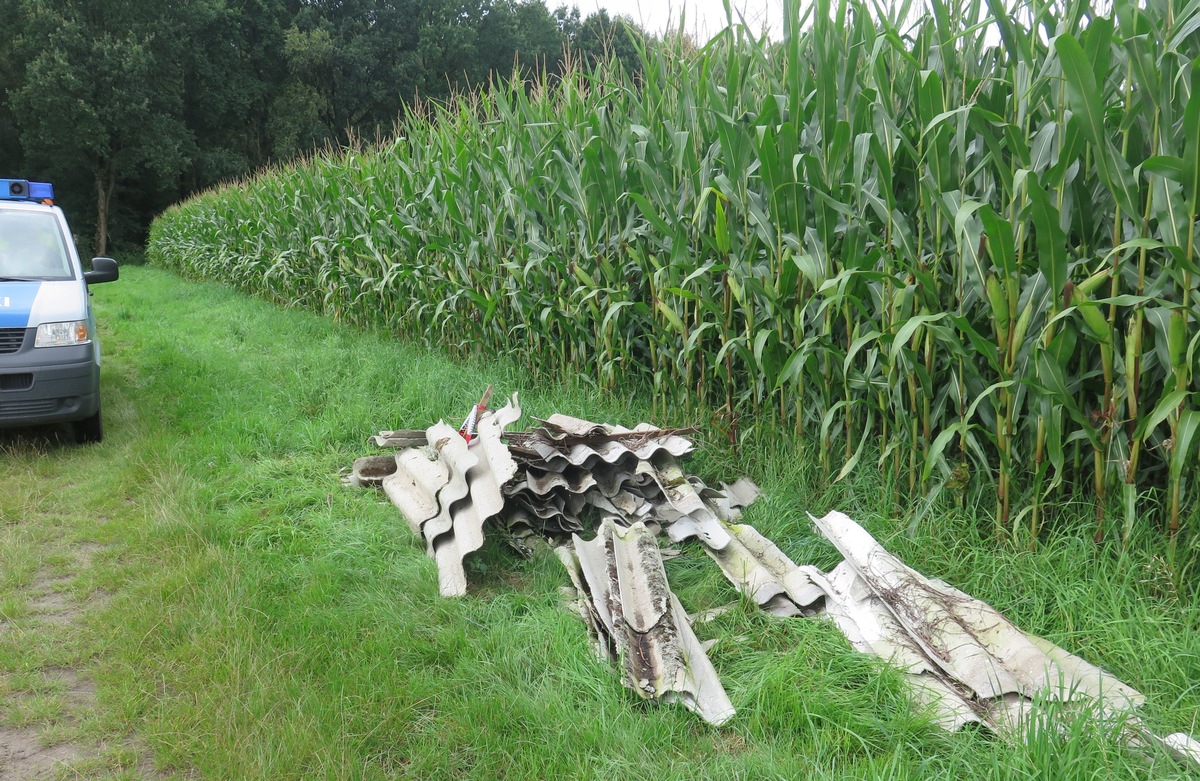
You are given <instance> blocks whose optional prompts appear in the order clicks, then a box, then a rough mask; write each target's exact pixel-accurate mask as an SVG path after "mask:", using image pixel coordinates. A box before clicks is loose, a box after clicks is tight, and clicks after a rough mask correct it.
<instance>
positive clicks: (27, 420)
mask: <svg viewBox="0 0 1200 781" xmlns="http://www.w3.org/2000/svg"><path fill="white" fill-rule="evenodd" d="M117 273H118V272H117V263H116V261H114V260H113V259H112V258H93V259H92V270H91V271H87V272H85V271H84V270H83V268H82V267H81V266H80V263H79V253H78V252H76V250H75V243H74V241H73V240H72V238H71V231H70V229H69V228H68V227H67V220H66V218H65V217H64V216H63V213H62V210H61V209H59V208H58V207H57V206H55V205H54V188H53V187H52V186H51V185H50V184H47V183H45V182H28V181H25V180H24V179H0V428H14V427H23V426H34V425H40V424H47V423H69V424H70V425H71V428H72V429H73V431H74V434H75V440H76V441H77V442H80V443H87V442H99V441H100V440H101V439H102V438H103V437H104V426H103V424H102V422H101V417H100V345H99V344H98V343H97V342H96V323H95V321H94V319H93V318H92V307H91V304H90V302H89V300H88V295H89V294H88V286H89V285H96V284H99V283H101V282H112V281H113V280H115V279H116V278H117Z"/></svg>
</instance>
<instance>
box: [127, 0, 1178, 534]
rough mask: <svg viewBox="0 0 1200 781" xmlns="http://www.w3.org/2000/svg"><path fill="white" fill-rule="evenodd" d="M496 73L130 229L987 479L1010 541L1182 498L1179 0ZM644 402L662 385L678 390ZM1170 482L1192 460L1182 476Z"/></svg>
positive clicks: (809, 30) (658, 49)
mask: <svg viewBox="0 0 1200 781" xmlns="http://www.w3.org/2000/svg"><path fill="white" fill-rule="evenodd" d="M790 11H791V16H790V18H789V19H787V20H786V21H785V30H784V36H783V39H782V40H781V41H768V40H765V39H760V38H756V37H753V36H751V35H750V34H749V33H747V31H745V30H744V29H742V28H739V27H733V28H732V29H730V30H728V31H727V32H726V33H724V34H722V35H721V36H719V37H717V38H716V39H714V40H713V41H712V42H710V43H709V44H708V45H706V46H704V47H701V48H698V47H695V46H694V45H691V44H690V43H689V42H688V41H687V40H685V39H676V38H671V39H668V40H667V41H665V42H662V43H661V44H658V45H651V46H650V47H649V48H647V49H646V50H645V51H644V53H643V57H644V68H643V73H642V74H641V75H640V77H639V79H638V80H637V81H636V82H635V81H633V80H631V79H629V78H627V77H625V76H624V75H623V74H622V73H621V72H620V71H619V70H618V69H617V68H616V67H615V66H601V67H599V68H597V69H596V70H593V71H586V72H584V71H581V70H579V69H576V70H575V71H574V72H572V73H571V74H570V75H568V76H567V77H566V78H564V79H562V80H561V81H556V82H554V83H547V82H544V81H543V82H542V83H533V84H530V83H518V82H515V81H514V82H507V83H506V82H499V83H496V84H494V85H493V86H492V87H490V88H489V89H486V90H483V91H481V92H480V93H478V94H475V95H471V96H464V97H462V98H461V99H459V100H456V101H454V102H453V103H451V104H449V105H445V106H428V107H424V108H423V109H421V110H419V111H414V112H413V114H412V115H411V116H409V117H407V118H406V119H405V122H404V123H403V125H402V127H401V130H400V131H399V135H398V136H397V138H396V139H395V140H393V141H391V142H389V143H387V144H385V145H382V146H379V147H373V148H370V149H354V150H345V151H339V152H333V151H330V152H327V153H324V154H319V155H316V156H314V157H313V158H311V159H309V160H307V161H304V162H303V163H300V164H296V165H294V166H291V167H282V168H278V169H274V170H269V171H265V172H263V173H261V174H260V175H259V176H257V177H256V178H254V179H253V180H250V181H247V182H244V183H239V184H237V185H231V186H229V187H226V188H223V189H219V190H216V191H211V192H207V193H204V194H202V195H199V196H197V197H195V198H193V199H191V200H190V201H188V202H186V203H184V204H182V205H180V206H177V207H175V208H173V209H171V210H170V211H168V212H166V213H165V214H164V215H162V216H161V217H160V218H159V219H158V220H157V222H156V223H155V224H154V226H153V228H152V232H151V240H150V247H149V252H150V257H151V259H152V262H155V263H157V264H159V265H162V266H167V267H171V268H175V269H178V270H179V271H181V272H183V273H185V274H187V275H189V276H194V277H201V278H206V279H219V280H224V281H227V282H230V283H232V284H235V285H237V286H239V287H241V288H244V289H246V290H249V291H253V292H255V293H257V294H261V295H264V296H266V297H269V298H271V299H273V300H276V301H280V302H287V303H290V304H295V305H299V306H304V307H309V308H312V309H316V310H319V311H323V312H326V313H329V314H330V315H332V316H335V317H337V318H339V319H342V320H344V321H347V322H351V323H356V324H361V325H366V326H372V327H383V328H387V329H390V330H392V331H394V332H395V333H397V334H399V335H403V336H406V337H410V338H419V339H428V340H430V341H433V342H438V343H441V344H448V345H451V346H452V347H457V348H461V349H463V350H483V351H486V352H494V353H508V354H513V355H516V356H518V357H519V358H520V359H521V360H523V361H524V362H525V363H526V364H527V365H529V366H530V367H531V368H533V369H535V370H536V371H538V372H542V373H544V374H545V375H547V376H581V377H585V378H589V379H590V380H591V381H594V382H595V383H596V384H597V385H598V386H600V387H602V388H605V389H613V390H617V389H621V390H628V389H631V388H640V389H643V390H649V391H650V392H652V393H653V396H654V398H655V399H656V400H657V401H658V403H660V404H661V405H662V406H663V409H664V412H666V411H667V409H668V408H669V409H670V410H672V411H677V410H686V411H687V413H688V414H691V415H698V414H704V413H703V411H705V410H712V411H715V412H714V414H715V416H716V420H718V421H719V424H720V425H721V426H722V427H723V428H724V430H725V431H726V433H727V434H728V435H729V436H730V437H731V439H732V440H734V441H736V440H737V439H738V438H739V437H743V436H745V435H747V433H748V432H750V431H751V430H752V429H755V428H759V429H769V430H771V431H775V432H786V434H787V435H788V436H794V437H796V438H799V439H801V440H803V441H804V442H806V443H808V444H811V445H812V450H811V451H810V452H812V453H814V454H818V453H819V454H820V455H819V457H820V458H821V459H822V460H823V463H824V465H825V466H826V468H827V469H828V470H829V474H830V476H831V477H837V478H840V477H842V476H845V475H846V474H848V473H850V472H851V471H852V470H855V469H858V468H863V466H864V465H868V466H869V467H870V468H873V469H882V470H884V471H885V472H886V473H887V474H889V475H891V477H892V478H893V479H894V481H895V482H896V483H897V484H899V485H900V486H901V487H902V488H906V489H907V491H908V496H909V497H910V498H920V497H932V496H934V495H936V494H937V493H938V492H939V491H942V490H951V489H958V490H962V489H963V488H964V487H965V486H967V485H975V486H988V487H989V488H991V487H994V489H995V495H996V497H997V499H996V509H995V518H996V526H997V532H998V534H1002V535H1007V534H1011V533H1013V531H1014V530H1015V529H1020V530H1021V534H1022V536H1024V535H1025V534H1028V535H1029V539H1030V540H1035V539H1036V538H1037V535H1038V533H1039V529H1040V528H1041V526H1042V524H1043V523H1045V521H1046V519H1047V518H1048V515H1049V511H1050V510H1051V508H1053V507H1054V506H1055V504H1056V502H1057V501H1058V500H1059V499H1060V498H1062V497H1063V496H1065V495H1067V494H1070V495H1071V496H1073V497H1078V496H1081V495H1082V496H1085V497H1087V501H1094V503H1095V508H1096V521H1097V524H1096V532H1095V533H1096V537H1097V539H1100V538H1102V537H1104V536H1122V535H1124V536H1128V535H1129V534H1130V533H1132V532H1133V531H1135V530H1136V529H1137V528H1139V527H1140V526H1144V525H1146V524H1158V525H1160V526H1161V528H1163V530H1164V531H1166V532H1167V533H1169V534H1170V535H1171V540H1172V545H1173V544H1174V539H1175V534H1176V532H1178V531H1179V530H1180V528H1181V527H1186V526H1187V525H1188V523H1187V519H1188V518H1189V516H1191V517H1194V516H1195V515H1196V513H1197V509H1198V506H1200V502H1198V500H1197V496H1196V489H1197V482H1198V478H1200V468H1198V467H1200V455H1198V454H1197V451H1198V450H1200V446H1198V444H1197V440H1198V439H1200V436H1198V429H1200V384H1198V380H1197V378H1198V377H1200V328H1198V327H1197V324H1198V323H1200V295H1198V293H1197V290H1196V287H1197V275H1198V274H1200V268H1198V259H1197V247H1196V239H1197V222H1196V216H1197V209H1198V206H1200V89H1198V87H1200V61H1198V60H1197V57H1198V56H1200V3H1197V2H1195V1H1194V0H1193V1H1192V2H1183V0H1151V2H1149V3H1146V4H1133V3H1129V2H1124V1H1123V0H1116V2H1114V3H1113V4H1112V5H1111V6H1103V7H1098V6H1092V5H1090V4H1089V3H1087V2H1072V1H1070V0H1068V1H1067V2H1050V3H1040V2H1039V0H1031V2H1029V3H1022V4H1020V5H1011V4H1010V5H1005V4H1004V0H987V2H980V0H972V1H968V2H965V3H963V4H952V3H948V2H945V0H930V4H929V6H928V7H927V8H922V9H916V8H914V7H912V6H908V5H903V6H900V7H896V8H889V9H883V8H880V7H876V6H875V5H868V4H866V3H864V2H863V1H862V0H843V1H842V2H837V3H834V2H831V0H818V2H816V4H815V5H812V6H808V7H805V8H801V7H799V6H795V5H793V6H792V7H791V9H790ZM674 414H675V415H676V416H677V415H678V413H677V412H675V413H674ZM1189 491H1190V493H1189Z"/></svg>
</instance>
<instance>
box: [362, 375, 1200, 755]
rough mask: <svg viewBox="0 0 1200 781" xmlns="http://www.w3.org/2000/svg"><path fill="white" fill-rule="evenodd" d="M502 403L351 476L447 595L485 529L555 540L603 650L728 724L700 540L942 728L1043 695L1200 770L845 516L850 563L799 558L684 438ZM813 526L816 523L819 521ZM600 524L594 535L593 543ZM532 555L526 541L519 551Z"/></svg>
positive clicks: (1003, 713)
mask: <svg viewBox="0 0 1200 781" xmlns="http://www.w3.org/2000/svg"><path fill="white" fill-rule="evenodd" d="M489 397H490V389H489V393H488V394H485V398H484V401H482V402H481V403H480V404H479V405H477V406H476V408H475V409H474V410H472V413H471V415H470V416H469V417H468V419H467V421H466V422H465V423H464V424H463V426H462V427H461V428H460V429H457V430H456V429H454V428H452V427H451V426H449V425H447V424H445V423H442V422H439V423H438V424H436V425H434V426H430V427H429V428H428V429H426V430H424V431H390V432H381V433H380V434H379V435H378V436H377V437H374V438H373V440H374V442H375V443H376V444H378V445H380V446H382V447H397V448H401V449H400V450H399V452H398V453H397V454H396V455H395V456H394V457H393V456H372V457H367V458H362V459H359V460H358V461H357V462H355V465H354V470H353V474H352V475H351V476H350V477H349V478H348V480H347V482H349V483H352V484H355V485H376V486H381V487H382V488H383V490H384V492H385V493H386V494H387V495H388V497H389V498H390V499H391V501H392V502H393V503H394V504H395V505H396V506H397V507H398V508H399V509H400V511H401V512H402V513H403V515H404V517H405V518H406V520H407V521H408V524H409V527H410V528H411V529H412V530H413V532H414V533H415V534H417V535H418V536H420V537H421V538H422V539H423V540H424V543H425V546H426V551H427V552H428V554H429V555H430V556H431V557H433V558H434V559H435V560H436V561H437V565H438V581H439V589H440V591H441V593H442V594H443V595H445V596H456V595H462V594H464V593H465V592H466V587H467V582H466V574H465V570H464V568H463V557H464V556H466V555H467V554H468V553H471V552H472V551H475V550H478V549H479V547H480V546H481V545H482V544H483V538H484V533H485V529H491V530H493V531H495V532H497V533H501V534H504V535H505V536H506V537H509V538H510V540H511V539H513V538H516V539H517V540H519V539H520V538H529V537H539V538H544V539H547V540H549V541H551V542H552V543H553V544H555V545H556V550H557V553H558V556H559V558H560V559H561V560H562V562H563V563H564V565H565V567H566V569H567V572H568V573H569V575H570V577H571V581H572V583H573V585H574V594H575V597H576V605H577V607H578V609H579V611H580V613H581V615H582V616H583V617H584V620H585V621H586V623H587V625H588V628H589V631H590V634H591V636H592V640H593V642H594V644H595V646H596V649H597V652H598V653H599V654H600V656H601V657H602V658H606V659H608V660H610V661H611V662H613V663H614V664H619V665H622V666H623V668H624V673H625V675H624V683H625V685H626V686H628V687H629V688H630V689H632V690H634V691H636V692H637V693H638V694H639V695H641V696H643V697H649V698H655V699H663V700H667V701H679V702H681V703H683V704H684V705H685V706H687V707H688V708H690V709H691V710H693V711H695V712H696V713H698V714H699V715H701V716H702V717H703V718H704V719H705V720H706V721H708V722H710V723H712V724H718V725H719V724H723V723H725V722H726V721H728V720H729V718H731V717H732V716H733V714H734V709H733V705H732V703H731V702H730V700H729V697H728V696H727V695H726V692H725V690H724V688H723V687H722V685H721V682H720V679H719V677H718V675H717V673H716V670H715V669H714V667H713V665H712V663H711V661H710V660H709V659H708V657H707V654H706V652H705V649H704V647H703V646H702V645H701V643H700V642H699V641H698V640H697V639H696V636H695V634H694V633H693V631H692V628H691V626H690V624H689V621H688V619H687V615H686V613H685V612H684V610H683V608H682V607H681V606H680V604H679V600H678V599H677V598H676V596H675V595H674V594H673V593H672V592H671V589H670V586H669V584H668V582H667V576H666V570H665V568H664V566H663V552H662V551H660V548H659V544H658V541H657V539H656V537H657V536H658V535H659V534H660V532H665V534H666V536H667V537H668V538H669V539H670V540H671V541H672V542H681V541H683V540H687V539H696V540H697V541H698V542H699V543H700V544H701V545H702V546H703V548H704V550H705V551H706V552H707V553H708V555H709V556H711V557H712V558H713V559H714V560H715V561H716V563H717V564H718V565H719V566H720V568H721V570H722V571H723V572H724V573H725V575H726V577H727V578H728V579H729V580H730V581H731V582H732V583H733V584H734V586H735V587H737V588H738V590H739V591H741V593H743V594H744V595H745V596H746V597H748V598H749V599H751V600H753V601H754V602H755V603H756V604H758V605H760V606H761V607H762V608H763V609H764V610H767V611H769V612H771V613H772V614H774V615H777V616H781V617H797V616H799V617H815V616H820V617H824V618H826V619H829V620H832V621H833V622H834V623H835V624H836V625H837V626H838V628H839V629H840V630H841V631H842V633H843V634H845V636H846V638H847V639H848V640H849V642H850V644H851V645H852V646H853V647H854V648H855V649H857V650H858V651H861V652H864V653H870V654H873V655H876V656H879V657H881V658H883V659H885V660H887V661H888V662H890V663H891V664H893V665H896V666H897V667H899V668H900V669H901V670H903V671H904V674H905V676H906V678H907V680H908V682H909V688H910V690H911V692H912V694H913V697H914V699H915V700H917V701H918V702H919V703H922V704H924V705H925V706H928V707H929V709H930V710H931V712H932V713H933V715H934V717H935V719H936V721H937V723H938V724H940V725H941V726H943V727H944V728H946V729H949V730H956V729H959V728H961V727H962V726H964V725H965V724H970V723H977V724H983V725H986V726H988V727H990V728H991V729H993V730H995V731H997V732H999V733H1015V732H1016V731H1017V728H1018V726H1019V725H1020V724H1021V723H1022V722H1023V720H1024V719H1025V718H1026V717H1027V716H1028V715H1029V714H1030V713H1031V712H1032V709H1033V705H1034V703H1035V702H1038V701H1055V702H1060V703H1065V704H1066V705H1068V706H1069V707H1076V708H1078V709H1079V710H1080V711H1081V712H1088V713H1092V714H1095V715H1098V716H1100V717H1101V718H1118V717H1119V718H1121V719H1123V720H1124V721H1123V723H1124V724H1125V733H1126V734H1127V736H1128V737H1129V739H1130V742H1131V743H1134V744H1137V745H1147V744H1158V745H1161V746H1163V747H1165V748H1167V749H1168V750H1170V751H1171V752H1172V753H1173V754H1175V755H1176V756H1177V757H1180V758H1185V759H1189V760H1191V761H1195V762H1198V763H1200V744H1198V743H1197V742H1196V741H1194V740H1192V739H1191V738H1190V737H1188V736H1187V735H1183V734H1176V735H1171V736H1169V737H1167V738H1159V737H1157V736H1155V735H1153V734H1151V733H1150V732H1149V731H1148V730H1147V729H1146V728H1145V727H1144V726H1143V725H1142V724H1141V722H1140V721H1139V720H1138V719H1137V718H1136V717H1135V716H1132V715H1131V713H1132V710H1133V709H1135V708H1137V707H1138V706H1140V705H1141V704H1142V702H1143V700H1144V697H1143V696H1142V695H1141V694H1140V693H1138V692H1137V691H1135V690H1134V689H1132V688H1130V687H1129V686H1127V685H1125V684H1124V683H1122V682H1121V681H1119V680H1117V679H1116V678H1114V677H1113V676H1111V675H1109V674H1108V673H1106V672H1105V671H1103V670H1101V669H1099V668H1097V667H1094V666H1092V665H1090V664H1088V663H1087V662H1086V661H1084V660H1083V659H1080V658H1079V657H1077V656H1074V655H1072V654H1070V653H1068V652H1067V651H1065V650H1063V649H1062V648H1059V647H1058V646H1056V645H1054V644H1053V643H1050V642H1049V641H1046V640H1044V639H1042V638H1040V637H1036V636H1033V635H1029V634H1026V633H1024V632H1022V631H1021V630H1020V629H1018V628H1017V627H1015V626H1014V625H1013V624H1011V623H1010V622H1009V621H1008V620H1007V619H1005V618H1004V616H1003V615H1001V614H1000V613H999V612H998V611H997V610H995V609H994V608H992V607H991V606H989V605H987V604H985V603H983V602H981V601H979V600H977V599H975V598H973V597H971V596H969V595H968V594H965V593H963V592H961V591H958V590H957V589H955V588H953V587H951V586H949V585H948V584H946V583H943V582H941V581H938V580H933V579H929V578H926V577H924V576H923V575H921V574H920V573H918V572H916V571H915V570H913V569H911V568H910V567H908V566H907V565H905V564H904V563H903V562H901V561H900V560H899V559H898V558H896V557H895V556H894V555H892V554H891V553H889V552H888V551H887V550H885V549H884V548H883V546H882V545H880V544H879V543H878V542H877V541H876V540H875V539H874V538H872V537H871V536H870V535H869V534H868V533H867V532H866V531H865V530H864V529H863V528H862V527H860V526H859V525H858V524H856V523H855V522H854V521H852V520H851V519H849V518H848V517H846V516H845V515H842V514H841V513H837V512H834V513H830V514H828V515H826V516H825V517H824V518H813V519H812V520H813V523H814V524H815V525H816V528H817V530H818V531H820V533H821V534H823V535H824V536H825V537H826V538H827V539H828V540H829V541H830V542H832V543H833V544H834V546H835V547H836V548H837V549H838V551H839V552H840V553H841V554H842V556H843V557H844V560H843V561H842V562H841V563H840V564H838V565H837V566H836V567H834V568H833V569H832V570H830V571H829V572H827V573H826V572H822V571H821V570H819V569H817V568H815V567H812V566H798V565H796V564H795V563H794V562H792V561H791V560H790V559H789V558H788V557H787V556H786V555H784V554H783V553H782V552H781V551H780V550H779V548H778V547H777V546H776V545H775V544H774V543H772V542H771V541H770V540H768V539H767V538H765V537H763V536H762V535H760V534H759V533H758V532H757V531H755V530H754V529H753V528H752V527H751V526H749V525H745V524H738V523H736V521H737V520H738V519H739V517H740V510H741V508H742V507H744V506H746V505H748V504H750V503H751V502H753V501H754V499H755V498H756V497H757V495H758V489H757V487H755V486H754V484H753V483H751V482H750V481H748V480H745V479H742V480H739V481H737V482H735V483H733V484H731V485H724V484H723V485H722V487H721V489H720V490H716V489H712V488H709V487H708V486H706V485H705V484H704V483H703V482H702V481H700V480H699V479H698V478H696V477H695V476H691V475H688V474H686V473H685V472H684V471H683V469H682V468H681V467H680V466H679V463H678V461H677V459H678V458H680V457H683V456H686V455H687V454H689V453H691V452H692V450H693V449H694V444H693V442H692V441H691V440H690V439H688V437H687V434H688V433H690V432H688V431H686V430H680V429H660V428H657V427H654V426H651V425H648V424H640V425H638V426H635V427H634V428H632V429H628V428H623V427H621V426H613V425H606V424H597V423H592V422H590V421H586V420H581V419H579V418H573V417H569V416H566V415H552V416H550V417H549V418H547V419H546V420H542V421H538V424H539V425H538V426H537V427H536V428H534V429H533V430H531V431H523V432H505V429H506V427H508V426H511V425H512V424H513V423H515V422H516V421H517V420H518V419H519V418H520V416H521V409H520V406H519V404H518V402H517V397H516V394H514V395H513V397H512V399H511V401H510V402H509V403H508V404H507V405H506V406H505V407H503V408H501V409H499V410H495V411H492V410H488V409H486V404H487V400H488V398H489ZM810 517H811V516H810ZM592 529H594V530H596V535H595V537H594V539H592V540H590V541H586V540H585V539H584V535H585V534H586V533H587V532H588V531H589V530H592ZM518 547H520V546H519V545H518Z"/></svg>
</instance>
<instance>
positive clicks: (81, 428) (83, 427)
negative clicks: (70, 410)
mask: <svg viewBox="0 0 1200 781" xmlns="http://www.w3.org/2000/svg"><path fill="white" fill-rule="evenodd" d="M71 426H72V428H74V429H75V442H76V444H79V445H91V444H94V443H96V442H99V441H100V440H102V439H104V423H103V421H102V420H101V419H100V408H99V407H97V408H96V414H95V415H92V416H91V417H90V418H84V419H83V420H77V421H75V422H74V423H72V424H71Z"/></svg>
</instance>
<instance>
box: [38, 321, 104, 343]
mask: <svg viewBox="0 0 1200 781" xmlns="http://www.w3.org/2000/svg"><path fill="white" fill-rule="evenodd" d="M90 341H92V335H91V334H90V333H88V322H87V320H72V321H71V322H69V323H42V324H41V325H39V326H38V329H37V336H36V337H35V338H34V340H33V346H34V347H69V346H71V345H73V344H87V343H88V342H90Z"/></svg>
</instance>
